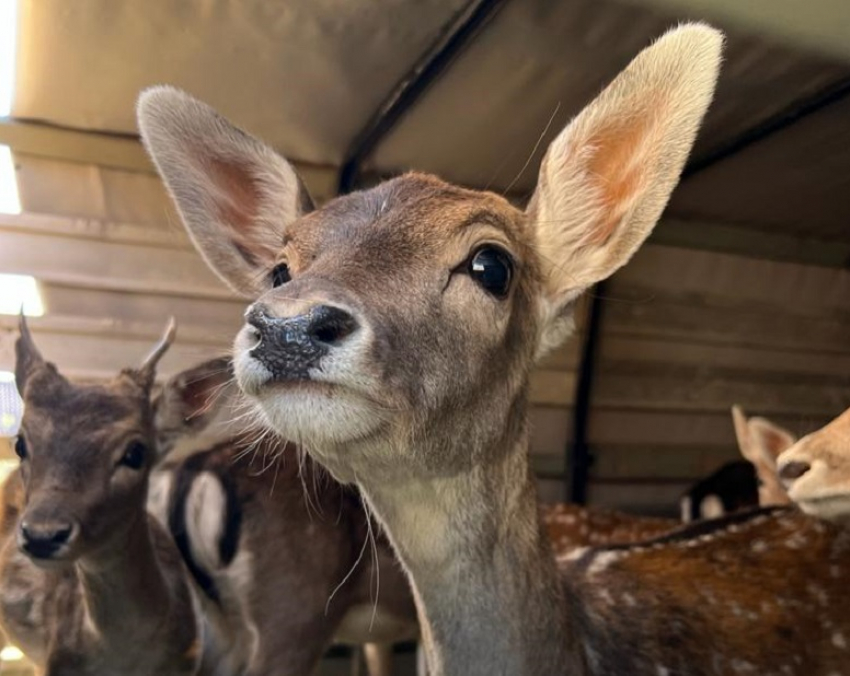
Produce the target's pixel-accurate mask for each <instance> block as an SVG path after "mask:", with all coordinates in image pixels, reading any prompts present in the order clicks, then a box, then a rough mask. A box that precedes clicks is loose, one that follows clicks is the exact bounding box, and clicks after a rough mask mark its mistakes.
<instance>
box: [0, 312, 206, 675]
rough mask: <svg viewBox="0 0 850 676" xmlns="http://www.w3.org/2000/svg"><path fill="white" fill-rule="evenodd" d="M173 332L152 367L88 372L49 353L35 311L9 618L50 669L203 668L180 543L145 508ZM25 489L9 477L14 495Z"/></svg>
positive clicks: (4, 576) (0, 589)
mask: <svg viewBox="0 0 850 676" xmlns="http://www.w3.org/2000/svg"><path fill="white" fill-rule="evenodd" d="M173 332H174V329H173V325H172V326H170V327H169V330H168V333H167V334H166V336H165V338H164V339H163V340H162V342H161V343H160V344H159V345H158V346H157V347H156V349H155V350H154V351H153V353H152V354H151V356H150V357H149V358H148V359H147V360H146V361H145V362H144V364H143V365H142V366H141V367H140V368H138V369H127V370H124V371H122V372H121V373H120V374H119V375H118V376H117V377H116V378H115V379H114V380H113V381H111V382H110V383H109V384H107V385H89V386H84V385H78V384H74V383H71V382H69V381H68V380H66V379H65V378H64V377H63V376H62V375H60V374H59V372H58V371H57V370H56V367H55V366H54V365H53V364H50V363H47V362H46V361H44V359H43V358H42V356H41V354H39V352H38V350H37V349H36V347H35V345H34V344H33V341H32V338H31V336H30V333H29V331H28V330H27V326H26V323H25V322H24V320H23V318H22V319H21V335H20V338H19V339H18V342H17V344H16V351H17V364H16V367H15V377H16V380H17V384H18V389H19V391H20V393H21V397H22V398H23V400H24V403H25V409H24V416H23V421H22V424H21V431H20V434H19V435H18V438H17V440H16V442H15V452H16V453H17V454H18V456H19V457H20V459H21V465H20V470H19V474H20V476H19V477H16V476H15V475H12V476H11V477H10V480H12V481H13V482H17V481H20V484H19V485H22V487H23V501H22V504H21V514H20V516H19V518H18V519H17V522H16V531H15V532H14V535H15V537H11V535H12V533H11V532H10V533H9V534H10V537H8V538H6V540H5V542H4V544H3V549H2V552H0V623H2V626H3V629H4V631H5V633H6V634H7V635H8V636H9V638H10V639H12V640H13V641H14V642H15V643H16V644H18V645H19V646H20V647H21V648H22V649H23V650H24V652H25V653H26V654H27V656H28V657H29V658H30V659H31V660H32V661H34V662H35V663H36V664H37V665H38V666H39V667H40V668H41V669H43V673H44V674H46V675H47V676H55V675H58V674H74V675H75V676H81V675H86V674H91V675H92V676H94V675H95V674H97V675H99V676H102V675H103V674H122V675H130V676H132V675H138V676H143V675H144V676H153V675H154V674H156V675H160V674H163V675H164V674H173V675H179V674H195V673H196V670H197V664H198V658H199V655H200V644H199V632H198V627H197V626H196V615H195V610H194V607H193V600H192V596H191V593H190V590H189V587H188V584H187V581H186V578H185V573H184V570H183V565H182V563H181V561H180V554H179V552H178V551H177V549H176V547H174V544H173V542H172V541H171V538H170V537H169V536H168V534H167V533H166V532H165V531H164V530H163V529H162V528H160V527H159V526H158V524H156V523H154V522H153V521H152V520H151V519H149V518H148V515H147V512H146V511H145V497H146V490H147V477H148V472H149V470H150V466H151V463H152V461H153V450H152V449H153V448H154V430H153V410H152V408H151V405H150V389H151V386H152V384H153V379H154V370H155V368H156V363H157V361H158V360H159V359H160V357H161V356H162V355H163V353H164V352H165V351H166V349H167V348H168V345H169V343H170V342H171V339H172V336H173ZM15 490H16V489H15V488H14V484H12V485H10V488H9V491H4V498H6V499H8V500H10V502H11V504H13V505H15V504H18V503H17V499H16V497H15V496H14V494H13V493H14V491H15ZM10 491H11V492H10ZM5 525H7V524H5V523H4V526H5Z"/></svg>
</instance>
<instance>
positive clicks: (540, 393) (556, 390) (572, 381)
mask: <svg viewBox="0 0 850 676" xmlns="http://www.w3.org/2000/svg"><path fill="white" fill-rule="evenodd" d="M576 381H577V375H576V373H575V372H571V371H542V370H538V371H534V372H533V373H532V374H531V389H530V394H529V397H530V401H531V403H532V404H543V405H546V406H564V407H566V406H572V405H573V403H574V402H575V389H576Z"/></svg>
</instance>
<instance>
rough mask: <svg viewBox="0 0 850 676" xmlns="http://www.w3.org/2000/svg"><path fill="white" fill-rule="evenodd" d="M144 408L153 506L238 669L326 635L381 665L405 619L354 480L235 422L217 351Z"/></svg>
mask: <svg viewBox="0 0 850 676" xmlns="http://www.w3.org/2000/svg"><path fill="white" fill-rule="evenodd" d="M155 406H156V430H157V437H158V446H159V449H160V453H161V454H162V456H163V458H162V460H161V463H160V465H159V466H158V470H157V471H156V473H155V477H154V485H155V486H156V492H158V493H159V496H158V499H156V500H155V501H154V502H155V503H158V505H156V504H155V506H154V507H153V511H154V512H155V513H159V517H160V518H161V520H162V521H163V522H164V523H166V524H168V527H169V529H170V531H171V533H172V536H173V537H174V539H175V541H176V543H177V545H178V547H179V549H180V551H181V553H182V554H183V557H184V559H185V561H186V563H187V566H188V568H189V571H190V572H191V574H192V576H193V578H194V580H195V582H196V583H197V586H198V588H199V592H200V593H199V596H200V598H201V600H202V605H203V607H204V608H205V614H206V615H207V616H208V617H211V618H213V619H214V620H215V623H216V624H217V626H220V627H221V633H222V634H224V635H225V636H228V637H229V641H228V650H227V652H228V661H229V662H230V663H231V664H239V665H242V667H241V668H242V669H243V671H239V673H245V674H246V675H253V674H256V675H258V676H259V675H263V676H266V675H269V676H270V675H271V674H281V675H282V676H283V675H289V674H310V673H313V672H314V671H315V668H316V666H317V664H318V662H319V660H320V658H321V657H322V654H323V653H324V651H325V649H326V648H327V646H328V644H329V643H330V642H331V640H332V639H334V638H335V639H336V640H337V641H339V642H342V643H347V644H357V645H359V644H362V643H368V645H367V648H366V651H365V652H366V659H367V666H368V668H369V673H370V674H371V676H389V674H390V673H391V663H390V661H389V657H390V652H389V650H388V649H387V648H388V646H386V647H385V645H384V644H391V643H393V642H398V641H407V640H415V639H417V638H418V636H419V625H418V622H417V618H416V610H415V608H414V605H413V599H412V597H411V594H410V586H409V584H408V582H407V578H406V577H405V575H404V573H403V571H402V570H401V567H400V566H399V564H398V562H397V561H396V559H395V556H394V555H393V553H392V550H391V549H390V546H389V543H388V542H387V541H386V538H385V537H384V536H383V535H381V533H380V531H379V529H378V528H377V526H376V525H375V524H373V523H370V519H369V517H368V515H367V513H366V511H365V510H364V509H363V505H362V503H361V501H360V498H359V496H358V494H357V492H356V491H355V490H353V489H351V488H345V487H342V486H340V485H339V484H337V483H336V482H334V481H333V480H330V479H329V477H327V476H326V475H324V476H321V474H322V472H321V470H320V469H318V468H317V467H316V466H315V464H314V462H313V461H312V460H311V459H310V458H309V457H302V458H298V457H297V456H296V453H295V449H294V448H291V447H288V446H287V444H286V443H285V442H283V441H280V440H279V439H277V438H276V437H275V436H274V435H269V434H266V435H262V436H261V434H262V431H261V430H259V431H258V430H257V429H256V428H252V426H251V425H250V424H249V423H248V422H245V420H244V418H245V410H244V409H242V407H241V405H240V393H239V391H238V388H237V387H236V385H235V382H233V372H232V370H231V368H230V364H229V360H227V359H216V360H211V361H207V362H204V363H203V364H200V365H198V366H196V367H194V368H191V369H188V370H186V371H184V372H182V373H180V374H178V375H176V376H174V377H173V378H172V379H170V380H169V381H168V382H167V383H166V384H165V386H164V388H163V390H162V393H161V394H160V396H159V398H158V400H157V401H156V404H155ZM157 484H158V485H157ZM370 531H371V534H372V535H374V544H373V543H372V542H370V541H369V537H370ZM372 547H374V549H372Z"/></svg>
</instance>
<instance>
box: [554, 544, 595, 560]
mask: <svg viewBox="0 0 850 676" xmlns="http://www.w3.org/2000/svg"><path fill="white" fill-rule="evenodd" d="M589 550H590V547H576V548H575V549H573V550H572V551H571V552H567V553H566V554H561V555H560V556H559V557H558V561H560V562H564V563H566V562H568V561H575V560H576V559H580V558H581V557H582V556H583V555H584V553H585V552H587V551H589Z"/></svg>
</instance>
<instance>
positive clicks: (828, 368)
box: [599, 333, 850, 376]
mask: <svg viewBox="0 0 850 676" xmlns="http://www.w3.org/2000/svg"><path fill="white" fill-rule="evenodd" d="M599 350H600V355H601V358H602V359H603V360H606V361H616V362H626V361H635V362H654V363H658V364H676V365H688V364H691V365H696V364H698V365H702V366H704V367H706V368H714V367H716V368H723V369H740V370H742V371H748V372H755V371H767V372H771V373H787V374H804V375H821V376H834V375H835V374H836V373H842V374H848V376H850V353H848V354H832V353H830V354H824V353H817V352H805V351H798V350H788V349H778V348H770V347H764V346H754V345H728V344H725V345H724V344H721V345H717V344H711V343H709V344H705V343H703V342H697V337H696V336H694V337H693V339H691V340H685V339H682V338H680V339H675V338H674V339H670V338H666V337H661V338H655V337H648V336H643V335H638V336H634V335H631V336H625V335H617V334H616V333H612V334H608V335H605V336H604V337H603V339H602V341H601V342H600V348H599Z"/></svg>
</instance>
